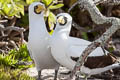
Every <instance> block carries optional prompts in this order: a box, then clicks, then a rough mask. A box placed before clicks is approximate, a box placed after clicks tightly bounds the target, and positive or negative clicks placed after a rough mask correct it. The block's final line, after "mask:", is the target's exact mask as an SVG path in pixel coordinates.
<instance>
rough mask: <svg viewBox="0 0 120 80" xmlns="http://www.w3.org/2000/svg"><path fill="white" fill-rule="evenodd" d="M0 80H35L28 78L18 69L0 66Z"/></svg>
mask: <svg viewBox="0 0 120 80" xmlns="http://www.w3.org/2000/svg"><path fill="white" fill-rule="evenodd" d="M0 80H35V78H32V77H29V76H28V75H27V74H25V73H23V72H22V71H21V70H20V69H11V68H10V67H6V66H3V65H0Z"/></svg>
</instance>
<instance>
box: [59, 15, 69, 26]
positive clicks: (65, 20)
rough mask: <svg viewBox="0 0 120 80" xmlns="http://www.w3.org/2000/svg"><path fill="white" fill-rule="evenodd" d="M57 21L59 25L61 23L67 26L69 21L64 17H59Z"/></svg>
mask: <svg viewBox="0 0 120 80" xmlns="http://www.w3.org/2000/svg"><path fill="white" fill-rule="evenodd" d="M57 21H58V23H59V24H60V25H65V24H66V23H67V19H66V17H64V16H59V17H58V18H57Z"/></svg>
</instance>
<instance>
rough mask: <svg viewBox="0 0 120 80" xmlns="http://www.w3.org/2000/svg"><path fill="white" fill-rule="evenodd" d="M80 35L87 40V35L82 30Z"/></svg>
mask: <svg viewBox="0 0 120 80" xmlns="http://www.w3.org/2000/svg"><path fill="white" fill-rule="evenodd" d="M82 36H83V38H84V39H86V40H88V36H87V33H86V32H82Z"/></svg>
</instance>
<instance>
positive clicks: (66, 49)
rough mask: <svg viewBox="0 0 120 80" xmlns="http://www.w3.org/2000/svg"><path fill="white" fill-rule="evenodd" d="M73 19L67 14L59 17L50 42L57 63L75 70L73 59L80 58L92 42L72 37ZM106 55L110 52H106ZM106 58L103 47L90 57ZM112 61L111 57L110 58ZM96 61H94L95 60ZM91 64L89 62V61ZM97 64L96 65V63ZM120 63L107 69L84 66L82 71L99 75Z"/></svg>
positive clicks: (117, 64)
mask: <svg viewBox="0 0 120 80" xmlns="http://www.w3.org/2000/svg"><path fill="white" fill-rule="evenodd" d="M71 24H72V17H71V16H70V15H69V14H67V13H61V14H59V15H57V24H56V28H55V31H54V33H53V35H52V37H51V40H50V46H51V52H52V55H53V57H54V58H55V60H56V61H58V62H59V63H60V64H61V65H63V66H65V67H67V68H69V69H70V70H73V68H74V66H75V64H76V62H75V60H73V59H72V58H76V57H79V56H80V55H81V54H82V52H83V51H84V50H85V48H87V47H88V45H89V44H91V42H90V41H87V40H83V39H79V38H75V37H70V36H69V33H70V30H71ZM105 52H106V54H107V53H108V51H105ZM99 56H104V52H103V50H102V48H101V47H98V48H96V49H95V50H94V51H93V52H92V53H91V54H90V55H89V57H99ZM110 59H111V57H110ZM93 60H94V59H93ZM88 62H89V61H88ZM94 64H96V63H94ZM118 66H119V63H116V64H111V65H108V66H106V67H100V68H93V69H90V68H89V66H87V67H86V66H82V68H81V71H82V72H83V73H86V74H89V75H92V74H98V73H101V72H103V71H106V70H109V69H112V68H115V67H118Z"/></svg>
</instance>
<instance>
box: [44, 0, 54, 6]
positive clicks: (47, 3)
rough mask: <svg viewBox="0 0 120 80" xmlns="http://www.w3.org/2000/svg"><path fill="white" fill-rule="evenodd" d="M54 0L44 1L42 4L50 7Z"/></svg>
mask: <svg viewBox="0 0 120 80" xmlns="http://www.w3.org/2000/svg"><path fill="white" fill-rule="evenodd" d="M52 1H53V0H42V2H43V3H44V4H45V5H46V6H48V5H49V4H50V3H51V2H52Z"/></svg>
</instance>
